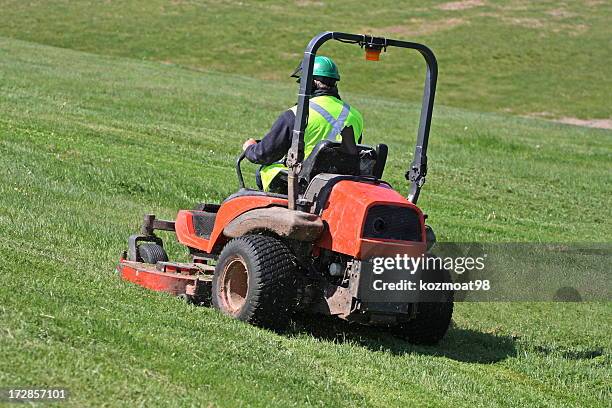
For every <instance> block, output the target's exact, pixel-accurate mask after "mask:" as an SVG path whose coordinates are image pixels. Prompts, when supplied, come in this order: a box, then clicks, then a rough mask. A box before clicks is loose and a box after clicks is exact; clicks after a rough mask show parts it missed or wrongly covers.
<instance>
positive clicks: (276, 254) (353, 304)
mask: <svg viewBox="0 0 612 408" xmlns="http://www.w3.org/2000/svg"><path fill="white" fill-rule="evenodd" d="M328 40H337V41H340V42H343V43H351V44H357V45H360V46H361V47H364V48H365V50H366V58H367V59H368V60H378V54H380V51H381V50H383V49H384V50H386V49H387V47H400V48H408V49H414V50H417V51H418V52H420V54H421V55H422V56H423V57H424V58H425V61H426V63H427V74H426V81H425V89H424V95H423V107H422V111H421V117H420V124H419V130H418V135H417V145H416V149H415V154H414V160H413V161H412V163H411V165H410V167H409V168H408V171H407V172H406V179H407V180H408V181H409V183H410V189H409V194H408V197H407V198H405V197H403V196H402V195H401V194H400V193H398V192H396V191H395V190H393V188H392V187H391V186H390V185H389V184H388V183H386V182H384V181H382V180H381V178H382V174H383V170H384V166H385V162H386V158H387V146H386V145H384V144H379V145H377V146H375V147H370V146H365V145H357V146H356V150H355V148H353V151H348V150H350V149H348V150H347V148H346V146H344V144H343V143H342V142H334V141H330V140H324V141H322V142H320V143H319V144H318V145H317V146H316V147H315V148H314V150H313V151H312V153H311V154H310V155H309V156H308V158H306V159H304V131H305V129H306V125H307V123H308V111H309V108H308V105H309V97H310V95H311V93H312V76H313V74H312V71H313V63H314V58H315V55H316V52H317V50H318V49H319V47H320V46H321V45H322V44H323V43H325V42H326V41H328ZM301 66H302V76H303V77H302V80H301V81H300V88H299V93H298V105H297V111H296V118H295V126H294V130H293V140H292V144H291V147H290V149H289V151H288V152H287V160H286V162H287V166H288V168H289V174H288V187H289V188H288V195H280V194H274V193H267V192H264V191H259V190H253V189H248V188H245V185H244V180H243V177H242V172H241V169H240V163H241V161H242V160H243V159H244V153H243V154H241V155H240V156H239V157H238V160H237V162H236V171H237V175H238V181H239V185H240V189H239V190H238V191H237V192H236V193H234V194H232V195H231V196H229V197H228V198H227V199H226V200H225V201H223V203H221V204H201V205H199V206H198V207H197V208H196V209H194V210H181V211H179V213H178V215H177V217H176V220H175V221H161V220H157V219H155V217H154V216H153V215H147V216H145V220H144V223H143V227H142V231H141V233H140V234H138V235H133V236H131V237H130V239H129V242H128V251H126V252H125V253H124V255H123V256H122V258H121V260H120V262H119V265H118V268H117V269H118V271H119V273H120V274H121V276H122V277H123V278H124V279H126V280H129V281H132V282H135V283H137V284H139V285H142V286H145V287H147V288H149V289H153V290H158V291H165V292H169V293H172V294H174V295H177V296H182V297H184V298H186V299H188V300H190V301H194V302H197V303H204V304H206V303H212V305H213V306H214V307H216V308H218V309H219V310H221V311H222V312H223V313H225V314H228V315H230V316H233V317H235V318H237V319H239V320H242V321H245V322H249V323H252V324H256V325H260V326H264V327H279V326H283V325H285V324H287V323H288V322H289V321H290V319H291V316H292V315H293V314H294V313H296V312H301V313H322V314H327V315H333V316H337V317H339V318H342V319H345V320H348V321H352V322H358V323H362V324H369V325H379V326H382V327H385V328H391V329H392V330H393V331H394V332H395V333H397V334H399V335H402V336H403V337H405V338H407V339H408V340H410V341H413V342H417V343H435V342H437V341H439V340H440V339H441V338H442V337H443V336H444V334H445V333H446V330H447V328H448V326H449V324H450V320H451V315H452V311H453V293H452V291H446V292H444V291H442V292H439V293H438V294H437V296H438V298H437V299H435V300H432V299H427V301H418V296H417V297H416V298H415V297H414V296H410V297H405V298H402V297H401V295H399V297H398V296H394V297H393V299H391V298H389V299H380V298H376V296H372V291H371V290H367V289H368V288H367V286H368V285H369V284H370V283H371V282H372V268H371V267H370V266H371V259H373V258H374V257H395V256H397V255H402V256H403V255H404V254H405V255H408V256H410V257H422V256H424V254H425V255H427V254H428V252H427V251H428V249H429V246H430V245H431V244H432V242H431V241H432V240H433V233H432V231H431V229H429V227H428V226H426V225H425V216H424V214H423V212H422V211H421V210H420V209H419V208H418V207H417V206H416V203H417V200H418V197H419V192H420V189H421V186H422V185H423V183H424V181H425V175H426V171H427V156H426V153H427V142H428V138H429V128H430V123H431V115H432V110H433V103H434V94H435V87H436V78H437V63H436V59H435V56H434V54H433V53H432V51H431V50H430V49H429V48H427V47H426V46H424V45H422V44H418V43H412V42H405V41H398V40H392V39H386V38H378V37H372V36H368V35H356V34H346V33H339V32H324V33H321V34H319V35H317V36H316V37H314V38H313V39H312V40H311V41H310V43H309V44H308V46H307V47H306V50H305V52H304V58H303V60H302V65H301ZM345 130H348V131H351V130H352V129H351V128H347V129H345ZM346 136H347V137H350V138H353V135H352V134H350V135H346ZM344 137H345V134H344V132H343V138H344ZM155 230H166V231H174V232H175V233H176V237H177V239H178V241H179V242H180V243H181V244H183V245H185V246H186V247H187V248H188V250H189V253H190V255H191V259H192V262H190V263H176V262H169V261H168V257H167V255H166V252H165V250H164V249H163V242H162V241H161V239H160V238H159V237H158V236H157V235H155ZM427 256H428V255H427ZM426 273H427V274H428V276H424V279H430V280H433V281H446V282H448V281H450V275H449V274H448V272H447V271H444V270H437V271H426ZM383 276H384V275H381V279H384V278H383ZM415 299H416V300H415Z"/></svg>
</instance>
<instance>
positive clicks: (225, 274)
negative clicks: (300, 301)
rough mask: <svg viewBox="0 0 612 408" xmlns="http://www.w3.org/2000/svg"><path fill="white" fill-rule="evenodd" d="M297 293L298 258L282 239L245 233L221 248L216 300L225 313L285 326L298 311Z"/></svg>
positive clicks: (269, 325) (214, 289)
mask: <svg viewBox="0 0 612 408" xmlns="http://www.w3.org/2000/svg"><path fill="white" fill-rule="evenodd" d="M297 293H298V277H297V262H296V259H295V256H294V255H293V254H292V253H291V251H290V250H289V248H288V247H287V246H286V245H285V244H284V243H283V242H282V241H280V240H279V239H277V238H274V237H269V236H265V235H245V236H242V237H238V238H235V239H233V240H231V241H230V242H229V243H228V244H227V245H226V246H225V248H223V250H222V251H221V254H220V255H219V261H218V262H217V266H216V268H215V273H214V276H213V281H212V304H213V306H214V307H215V308H217V309H219V310H220V311H221V312H223V313H224V314H226V315H229V316H232V317H234V318H236V319H238V320H241V321H243V322H247V323H251V324H254V325H257V326H262V327H267V328H273V329H282V328H284V327H286V326H287V325H288V324H289V322H290V321H291V316H292V315H293V313H294V312H295V309H296V304H297V301H296V298H297Z"/></svg>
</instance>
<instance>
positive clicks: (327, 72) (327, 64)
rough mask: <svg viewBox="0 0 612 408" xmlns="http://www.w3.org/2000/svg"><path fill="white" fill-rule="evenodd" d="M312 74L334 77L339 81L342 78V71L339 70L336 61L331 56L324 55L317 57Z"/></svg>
mask: <svg viewBox="0 0 612 408" xmlns="http://www.w3.org/2000/svg"><path fill="white" fill-rule="evenodd" d="M312 75H313V76H320V77H328V78H334V79H335V80H337V81H339V80H340V73H339V72H338V67H337V66H336V64H335V63H334V61H332V59H331V58H329V57H324V56H322V55H317V56H316V57H315V60H314V67H313V69H312Z"/></svg>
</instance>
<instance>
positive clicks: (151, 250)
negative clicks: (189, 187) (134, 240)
mask: <svg viewBox="0 0 612 408" xmlns="http://www.w3.org/2000/svg"><path fill="white" fill-rule="evenodd" d="M138 256H139V257H140V259H141V260H142V262H144V263H148V264H153V265H155V264H156V263H158V262H168V254H166V251H165V250H164V248H163V247H162V246H161V245H158V244H140V245H139V246H138Z"/></svg>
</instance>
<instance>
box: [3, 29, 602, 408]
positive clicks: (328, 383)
mask: <svg viewBox="0 0 612 408" xmlns="http://www.w3.org/2000/svg"><path fill="white" fill-rule="evenodd" d="M0 55H1V56H2V57H1V58H0V112H1V115H0V256H1V258H2V260H3V261H2V263H1V264H0V321H1V324H0V350H2V356H1V357H0V385H2V386H8V385H18V386H24V385H29V384H32V385H36V386H38V387H43V386H48V387H51V386H65V387H67V388H69V389H70V391H71V400H70V403H71V405H73V406H84V405H89V406H92V405H109V406H125V405H137V404H140V405H146V406H168V405H170V406H189V405H192V406H202V405H204V406H206V405H209V404H211V405H218V406H227V407H233V406H241V405H242V406H245V405H247V404H248V405H249V406H262V407H263V406H270V405H279V406H323V405H325V406H366V405H367V406H414V404H415V403H419V404H421V405H427V406H465V407H474V406H483V407H484V406H487V407H488V406H495V405H497V406H530V405H535V406H551V407H558V406H576V407H578V406H606V404H607V403H606V402H605V401H607V400H609V396H610V389H609V378H610V374H611V372H610V366H611V364H610V346H611V344H610V337H609V316H610V312H611V311H612V307H611V305H610V304H609V303H582V304H546V303H540V304H526V303H514V304H504V303H492V304H459V305H458V306H457V311H456V314H455V319H454V320H455V324H454V327H453V328H452V329H451V331H450V332H449V334H448V336H447V337H446V338H445V339H444V341H443V342H442V343H441V344H440V345H439V346H438V347H416V346H411V345H409V344H407V343H404V342H402V341H399V340H396V339H394V338H391V337H386V336H383V335H379V334H376V333H375V332H372V331H369V330H358V329H353V328H347V327H344V326H336V327H334V326H333V325H332V324H331V323H329V324H328V323H325V322H318V323H317V327H318V329H317V330H313V329H309V327H311V326H310V325H308V324H298V325H297V327H296V328H295V330H293V331H292V332H290V333H288V334H285V335H278V334H275V333H271V332H268V331H265V330H261V329H258V328H255V327H250V326H247V325H244V324H240V323H238V322H236V321H232V320H230V319H228V318H225V317H223V316H220V315H219V314H218V313H216V312H215V311H214V310H210V309H206V308H195V307H190V306H187V305H184V304H182V303H180V302H179V301H178V300H176V299H172V298H171V297H169V296H166V295H164V294H158V293H151V292H147V291H145V290H142V289H141V288H138V287H135V286H132V285H129V284H127V283H124V282H121V281H120V280H119V279H118V278H117V277H116V276H115V275H114V274H113V273H112V270H113V267H114V264H115V262H116V260H117V257H118V254H119V252H120V251H121V250H122V249H124V247H125V240H126V237H127V236H128V235H129V234H130V233H132V232H133V231H134V230H136V229H137V228H138V223H139V220H140V219H141V215H142V214H143V213H145V212H154V213H156V214H159V215H160V216H161V217H168V218H171V217H173V216H174V215H175V213H176V210H177V209H179V208H185V207H190V206H192V205H193V204H194V203H195V202H201V201H217V202H218V201H220V200H221V199H223V198H224V197H225V196H226V195H228V194H229V193H231V192H232V191H234V190H235V188H236V187H235V185H236V183H235V179H234V173H233V159H234V157H235V155H236V154H237V152H238V149H239V146H240V143H241V141H242V140H243V139H244V138H245V137H246V136H259V135H261V134H262V133H263V132H264V130H265V129H266V128H267V126H269V123H270V122H271V121H272V120H273V119H274V117H275V116H276V115H277V114H278V112H279V110H281V109H283V107H285V106H287V105H288V104H290V103H291V102H292V100H293V99H294V92H295V86H294V84H288V85H286V86H285V85H277V84H274V83H270V82H264V81H260V80H256V79H250V78H246V77H240V76H234V75H228V74H221V73H216V72H194V71H191V70H186V69H181V68H179V67H174V66H167V65H163V64H159V63H154V62H143V61H137V60H131V59H124V58H117V57H105V56H98V55H92V54H87V53H83V52H77V51H71V50H65V49H58V48H53V47H48V46H41V45H36V44H32V43H27V42H22V41H16V40H12V39H7V38H0ZM262 89H265V92H262ZM345 97H346V98H347V99H348V100H350V101H351V103H353V104H355V105H356V106H360V107H361V109H362V111H363V112H364V116H365V117H366V132H367V133H366V140H367V141H370V142H375V141H382V140H385V141H387V142H388V143H389V145H390V148H391V150H392V157H391V160H390V163H389V166H388V168H387V171H386V173H385V174H386V178H387V179H389V180H390V181H391V182H392V183H393V184H394V185H395V186H397V187H398V188H400V190H402V189H405V185H404V182H403V181H402V176H401V174H402V170H403V169H404V167H405V166H406V165H407V162H406V158H407V156H408V152H410V151H411V150H412V143H413V138H414V133H415V130H414V129H415V127H416V123H415V118H416V113H417V106H415V105H407V104H404V103H402V102H400V101H397V100H390V99H389V100H385V99H376V98H370V97H366V96H362V95H359V94H347V95H345ZM245 101H249V102H250V104H246V103H244V102H245ZM407 113H408V114H410V115H411V118H407V115H406V114H407ZM611 151H612V139H611V138H610V132H609V131H604V130H593V129H582V128H576V127H572V126H564V125H558V124H551V123H548V122H545V121H540V120H534V119H520V118H513V117H509V116H506V115H498V114H481V113H474V112H469V111H463V110H457V109H451V108H444V107H439V108H438V109H437V110H436V113H435V125H434V128H433V130H432V145H431V155H430V174H431V177H430V179H429V182H428V184H427V185H426V186H425V188H424V190H423V200H422V202H421V204H422V207H423V208H424V209H425V210H426V211H427V212H428V213H429V214H430V221H431V223H432V225H434V227H435V228H436V231H438V233H439V235H440V236H441V237H442V238H443V239H446V240H465V241H468V240H480V239H482V240H492V241H512V240H521V241H527V240H530V241H536V240H543V241H591V242H596V241H609V240H610V235H609V234H610V231H611V230H612V229H611V225H610V219H611V215H612V214H610V211H611V209H610V207H609V205H608V200H609V187H608V186H609V185H610V182H611V180H610V179H611V177H612V176H611V175H612V172H610V152H611ZM400 159H403V160H400ZM170 249H171V253H172V255H175V256H180V254H181V251H180V248H178V246H176V245H173V246H171V248H170ZM183 256H184V255H183ZM326 329H327V330H326ZM335 333H340V334H338V335H336V334H335Z"/></svg>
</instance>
